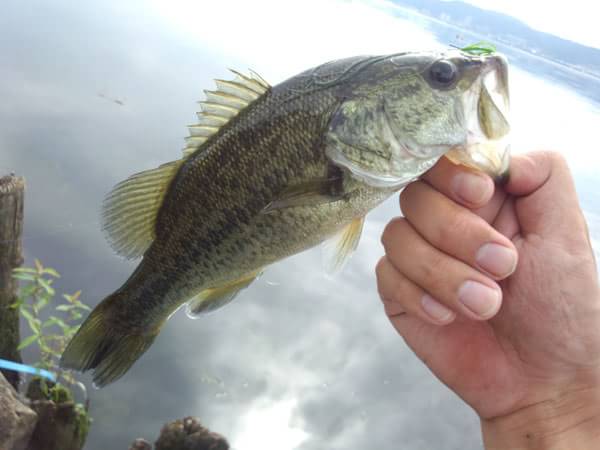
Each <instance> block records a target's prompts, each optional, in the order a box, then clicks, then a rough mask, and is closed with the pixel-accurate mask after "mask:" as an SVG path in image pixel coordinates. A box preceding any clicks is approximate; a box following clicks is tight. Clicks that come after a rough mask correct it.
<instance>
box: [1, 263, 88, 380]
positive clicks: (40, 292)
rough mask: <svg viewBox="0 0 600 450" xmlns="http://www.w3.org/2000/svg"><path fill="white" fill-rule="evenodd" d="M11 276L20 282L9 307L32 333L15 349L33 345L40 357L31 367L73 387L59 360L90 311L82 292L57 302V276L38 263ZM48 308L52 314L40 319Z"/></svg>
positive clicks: (48, 268) (70, 374) (71, 377)
mask: <svg viewBox="0 0 600 450" xmlns="http://www.w3.org/2000/svg"><path fill="white" fill-rule="evenodd" d="M13 276H14V277H15V278H17V279H18V280H20V281H21V286H20V289H19V292H18V295H17V301H16V302H15V303H14V304H13V305H12V307H13V308H18V309H19V311H20V314H21V316H23V318H24V319H25V321H26V322H27V324H28V326H29V329H30V331H31V335H29V336H27V337H26V338H25V339H23V340H22V341H21V343H20V344H19V347H18V349H19V350H22V349H24V348H27V347H29V346H32V345H36V346H37V348H38V350H39V354H40V359H39V361H38V362H36V363H35V364H34V366H35V367H36V368H38V369H43V370H47V371H49V372H52V373H55V374H56V376H57V379H58V380H59V383H57V385H58V384H60V380H62V381H64V382H66V383H67V384H69V385H74V384H76V383H77V380H76V379H75V378H74V376H73V374H72V373H71V372H69V371H65V370H62V369H61V368H60V366H59V360H60V355H61V354H62V352H63V351H64V349H65V347H66V345H67V343H68V342H69V341H70V340H71V338H72V337H73V336H74V335H75V332H76V331H77V329H78V328H79V325H80V322H81V319H82V318H83V313H84V312H85V311H89V310H90V308H89V307H88V306H87V305H85V304H84V303H83V302H82V301H81V300H80V296H81V291H77V292H75V293H74V294H63V295H62V301H61V302H57V301H56V300H55V296H56V291H55V290H54V288H53V287H52V284H53V283H54V281H55V280H56V279H57V278H60V274H59V273H58V272H57V271H56V270H54V269H52V268H50V267H44V266H43V265H42V263H41V262H40V261H38V260H37V259H36V260H35V264H34V267H20V268H17V269H15V270H14V274H13ZM48 307H52V308H53V311H52V313H51V314H49V315H44V317H45V318H44V319H42V311H44V310H45V309H46V308H48Z"/></svg>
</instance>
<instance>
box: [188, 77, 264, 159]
mask: <svg viewBox="0 0 600 450" xmlns="http://www.w3.org/2000/svg"><path fill="white" fill-rule="evenodd" d="M229 70H230V71H231V72H233V73H234V75H235V78H234V79H233V80H230V81H228V80H215V83H216V84H217V90H216V91H204V93H205V94H206V100H204V101H201V102H199V103H200V108H201V109H202V111H200V112H198V123H196V124H194V125H190V126H189V127H188V128H189V130H190V135H189V136H188V137H187V138H186V144H187V145H186V147H185V148H184V149H183V155H184V157H187V156H189V155H190V154H192V153H193V152H195V151H196V150H197V149H198V147H199V146H200V145H202V144H203V143H204V142H206V140H207V139H208V138H209V137H210V136H212V135H213V134H215V133H216V132H217V131H218V130H219V128H220V127H221V126H223V125H225V124H226V123H227V122H228V121H229V120H230V119H231V118H232V117H235V116H236V115H237V114H238V113H239V112H240V111H241V110H242V109H244V108H245V107H246V106H248V105H249V104H250V103H252V102H253V101H254V100H256V99H257V98H258V97H260V96H261V95H263V94H264V93H265V92H267V91H268V90H269V88H270V86H269V83H267V82H266V81H265V80H264V79H263V78H262V77H261V76H260V75H257V74H256V73H255V72H253V71H250V76H247V75H244V74H242V73H240V72H237V71H235V70H233V69H229Z"/></svg>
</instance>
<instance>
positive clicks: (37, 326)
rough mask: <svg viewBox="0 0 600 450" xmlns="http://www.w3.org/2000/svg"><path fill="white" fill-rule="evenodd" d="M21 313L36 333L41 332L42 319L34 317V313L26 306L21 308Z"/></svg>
mask: <svg viewBox="0 0 600 450" xmlns="http://www.w3.org/2000/svg"><path fill="white" fill-rule="evenodd" d="M21 315H22V316H23V317H25V319H26V320H27V323H28V324H29V328H31V330H32V331H33V332H34V333H36V334H39V333H40V325H41V321H40V319H38V318H36V317H33V315H32V314H31V313H30V312H29V311H28V310H27V309H25V308H21Z"/></svg>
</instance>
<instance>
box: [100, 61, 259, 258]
mask: <svg viewBox="0 0 600 450" xmlns="http://www.w3.org/2000/svg"><path fill="white" fill-rule="evenodd" d="M230 70H231V69H230ZM231 71H232V72H233V73H234V74H235V78H234V79H233V80H231V81H226V80H215V81H216V83H217V90H216V91H205V93H206V101H203V102H200V105H201V108H202V111H200V112H199V113H198V119H199V120H198V123H196V124H194V125H190V126H189V130H190V136H188V137H187V138H186V142H187V146H186V147H185V149H184V150H183V158H182V159H181V160H178V161H172V162H170V163H167V164H163V165H162V166H160V167H158V168H156V169H152V170H147V171H145V172H140V173H138V174H135V175H132V176H131V177H129V178H127V179H126V180H125V181H123V182H121V183H119V184H117V185H116V186H115V187H114V189H113V190H112V191H111V192H110V193H109V194H108V195H107V197H106V198H105V200H104V204H103V207H102V228H103V229H104V231H105V232H106V234H107V238H108V241H109V242H110V245H111V247H112V248H113V249H114V250H115V251H116V252H117V253H118V254H119V255H121V256H124V257H126V258H138V257H140V256H142V255H143V254H144V252H145V251H146V249H147V248H148V247H149V246H150V244H151V243H152V241H153V240H154V237H155V224H156V216H157V214H158V210H159V209H160V207H161V205H162V202H163V198H164V196H165V193H166V192H167V189H168V187H169V185H170V183H171V180H172V179H173V177H174V176H175V174H176V173H177V171H178V170H179V167H180V166H181V164H182V163H183V161H184V160H185V159H186V158H187V157H188V156H189V155H191V154H192V153H193V152H194V151H196V150H197V149H198V147H199V146H200V145H201V144H202V143H204V142H205V141H206V140H207V139H208V138H209V137H210V136H212V135H213V134H215V133H216V132H217V131H218V130H219V128H220V127H222V126H223V125H225V124H226V123H227V122H228V121H229V119H231V118H232V117H235V116H236V115H237V114H238V113H239V112H240V111H241V110H242V109H244V108H245V107H246V106H248V105H249V104H250V103H252V102H253V101H254V100H256V99H257V98H259V97H260V96H261V95H262V94H264V93H265V92H267V91H268V90H269V89H270V86H269V84H268V83H267V82H266V81H265V80H263V79H262V78H261V77H260V76H259V75H257V74H255V73H254V72H252V71H251V75H250V76H246V75H243V74H241V73H239V72H236V71H235V70H231Z"/></svg>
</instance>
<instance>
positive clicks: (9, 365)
mask: <svg viewBox="0 0 600 450" xmlns="http://www.w3.org/2000/svg"><path fill="white" fill-rule="evenodd" d="M0 369H7V370H12V371H15V372H23V373H30V374H32V375H38V376H40V377H44V378H47V379H49V380H50V381H53V382H55V383H56V375H55V374H53V373H52V372H48V371H47V370H44V369H38V368H37V367H32V366H28V365H26V364H19V363H16V362H14V361H8V360H6V359H1V358H0Z"/></svg>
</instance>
